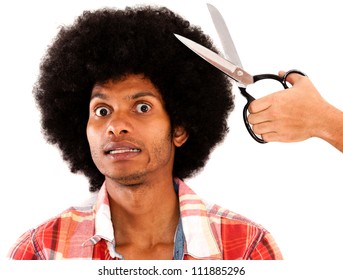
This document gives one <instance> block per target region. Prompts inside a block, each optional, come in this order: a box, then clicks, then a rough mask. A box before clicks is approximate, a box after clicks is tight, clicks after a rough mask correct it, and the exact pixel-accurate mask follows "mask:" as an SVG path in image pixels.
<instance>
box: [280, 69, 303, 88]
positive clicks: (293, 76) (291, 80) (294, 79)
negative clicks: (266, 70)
mask: <svg viewBox="0 0 343 280" xmlns="http://www.w3.org/2000/svg"><path fill="white" fill-rule="evenodd" d="M286 74H287V72H285V71H279V76H280V77H284V76H285V75H286ZM302 77H304V76H303V75H301V74H299V73H290V74H289V75H287V77H286V81H287V82H289V83H290V84H291V85H294V83H296V82H297V81H299V80H300V79H301V78H302Z"/></svg>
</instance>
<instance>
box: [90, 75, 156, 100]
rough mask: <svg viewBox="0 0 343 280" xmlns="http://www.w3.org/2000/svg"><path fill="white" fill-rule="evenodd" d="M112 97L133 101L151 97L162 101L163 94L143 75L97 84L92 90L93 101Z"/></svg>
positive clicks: (127, 76)
mask: <svg viewBox="0 0 343 280" xmlns="http://www.w3.org/2000/svg"><path fill="white" fill-rule="evenodd" d="M110 96H113V97H119V96H122V97H123V98H128V99H132V98H133V97H135V98H138V97H141V96H151V97H155V98H158V99H161V100H162V97H161V94H160V92H159V90H158V89H157V88H156V86H155V85H154V84H153V83H152V82H151V81H150V79H149V78H147V77H145V76H143V75H136V74H130V75H126V76H124V77H123V78H121V79H118V80H108V81H106V82H104V83H96V84H95V85H94V87H93V89H92V96H91V99H93V98H96V97H99V98H109V97H110Z"/></svg>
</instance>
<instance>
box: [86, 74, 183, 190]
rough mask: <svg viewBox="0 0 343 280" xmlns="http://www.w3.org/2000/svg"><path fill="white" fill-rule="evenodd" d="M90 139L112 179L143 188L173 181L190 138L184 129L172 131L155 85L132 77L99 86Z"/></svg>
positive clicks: (97, 160)
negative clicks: (177, 157)
mask: <svg viewBox="0 0 343 280" xmlns="http://www.w3.org/2000/svg"><path fill="white" fill-rule="evenodd" d="M180 131H181V132H180ZM87 138H88V142H89V145H90V150H91V154H92V158H93V161H94V163H95V165H96V166H97V168H98V169H99V171H100V172H101V173H102V174H104V175H105V177H106V180H108V179H111V180H114V181H115V182H117V183H119V184H123V185H139V184H142V183H144V182H145V181H146V180H148V179H149V178H154V179H157V180H158V178H160V176H162V178H165V176H171V174H172V168H173V162H174V153H175V146H181V145H182V144H183V143H184V142H185V141H186V139H187V136H186V134H185V133H184V132H183V130H182V129H181V130H178V133H174V132H172V131H171V126H170V119H169V116H168V115H167V113H166V111H165V109H164V105H163V100H162V97H161V95H160V93H159V91H158V90H157V89H156V88H155V86H154V85H153V84H152V83H151V81H150V80H149V79H147V78H144V76H142V75H128V76H125V77H124V78H123V79H121V80H118V81H108V82H106V83H105V84H101V85H100V84H96V85H95V86H94V88H93V90H92V95H91V100H90V105H89V119H88V124H87ZM149 176H150V177H149Z"/></svg>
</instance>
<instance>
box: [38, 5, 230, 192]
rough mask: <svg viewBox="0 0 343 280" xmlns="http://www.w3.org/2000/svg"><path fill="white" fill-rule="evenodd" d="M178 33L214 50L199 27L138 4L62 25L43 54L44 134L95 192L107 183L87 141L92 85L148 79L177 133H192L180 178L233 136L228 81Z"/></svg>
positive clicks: (177, 168)
mask: <svg viewBox="0 0 343 280" xmlns="http://www.w3.org/2000/svg"><path fill="white" fill-rule="evenodd" d="M174 33H177V34H180V35H182V36H185V37H187V38H190V39H191V40H194V41H196V42H198V43H200V44H202V45H203V46H206V47H207V48H210V49H212V50H214V51H216V49H215V47H214V46H213V44H212V41H211V39H210V38H209V37H208V36H207V35H205V34H204V33H203V32H202V31H201V29H200V28H199V27H197V26H193V25H191V24H190V23H189V22H188V21H187V20H185V19H183V18H182V17H180V16H179V15H177V14H175V13H174V12H172V11H170V10H169V9H167V8H165V7H153V6H136V7H131V8H130V7H127V8H125V9H124V10H118V9H110V8H105V9H100V10H96V11H85V12H83V14H82V15H80V16H79V17H78V18H77V19H76V20H75V22H74V23H73V24H72V25H70V26H64V27H61V29H60V30H59V32H58V35H57V37H56V38H55V39H54V41H53V43H52V45H51V46H50V47H49V48H48V51H47V53H46V55H45V56H44V57H43V60H42V63H41V65H40V76H39V78H38V81H37V83H36V85H35V86H34V90H33V93H34V96H35V99H36V101H37V104H38V107H39V109H40V111H41V116H42V128H43V132H44V135H45V137H46V140H47V141H48V142H49V143H52V144H55V145H57V146H58V147H59V149H60V150H61V152H62V156H63V158H64V160H65V161H67V162H68V163H69V167H70V169H71V171H72V172H74V173H77V172H81V173H83V174H84V175H85V176H86V177H88V179H89V182H90V191H96V190H98V189H99V188H100V187H101V185H102V183H103V181H104V176H103V174H101V173H100V172H99V170H98V169H97V168H96V166H95V164H94V163H93V160H92V157H91V153H90V149H89V144H88V141H87V136H86V127H87V121H88V117H89V112H88V110H89V102H90V94H91V91H92V88H93V86H94V85H95V83H103V82H106V81H108V80H111V79H113V80H117V79H120V78H122V77H123V76H125V75H127V74H144V76H145V77H147V78H149V79H150V80H151V82H152V83H153V84H154V85H155V86H156V88H158V89H159V91H160V93H161V95H162V97H163V100H164V103H165V107H166V111H167V113H168V115H169V117H170V120H171V125H172V128H173V127H175V126H183V127H184V128H185V130H186V131H187V132H188V135H189V138H188V140H187V141H186V143H185V144H184V145H183V146H182V147H180V148H177V149H176V154H175V162H174V168H173V175H174V176H177V177H179V178H182V179H185V178H187V177H190V176H192V175H194V174H195V172H197V171H198V170H199V169H201V168H202V167H203V166H204V165H205V162H206V161H207V159H208V157H209V154H210V152H211V150H212V149H213V148H214V146H215V145H216V144H217V143H219V142H220V141H222V140H223V138H224V137H225V135H226V133H227V132H228V126H227V117H228V114H229V112H230V111H231V110H232V109H233V97H232V93H231V83H230V82H229V80H228V79H227V77H226V76H225V75H224V74H222V73H221V72H220V71H218V70H217V69H215V68H214V67H213V66H211V65H209V64H208V63H207V62H205V61H203V59H201V58H199V57H198V56H197V55H196V54H194V53H193V52H192V51H190V50H189V49H188V48H187V47H185V46H184V45H183V44H182V43H181V42H180V41H178V39H176V37H175V36H174Z"/></svg>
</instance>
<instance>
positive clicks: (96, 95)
mask: <svg viewBox="0 0 343 280" xmlns="http://www.w3.org/2000/svg"><path fill="white" fill-rule="evenodd" d="M145 96H151V97H154V98H157V99H159V97H158V96H156V95H155V94H153V93H152V92H149V91H147V92H145V91H144V92H137V93H135V94H132V95H128V96H126V97H125V99H128V100H136V99H138V98H141V97H145ZM94 98H99V99H103V100H107V99H108V96H107V95H106V94H104V93H101V92H95V93H92V95H91V100H92V99H94Z"/></svg>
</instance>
